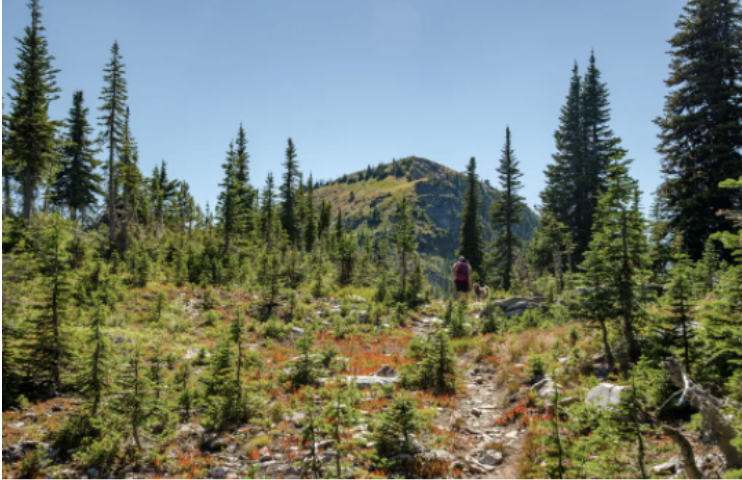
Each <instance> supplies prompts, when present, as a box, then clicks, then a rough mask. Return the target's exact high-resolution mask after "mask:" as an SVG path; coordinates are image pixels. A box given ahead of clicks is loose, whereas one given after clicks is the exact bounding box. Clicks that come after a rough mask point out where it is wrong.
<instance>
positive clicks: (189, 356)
mask: <svg viewBox="0 0 742 480" xmlns="http://www.w3.org/2000/svg"><path fill="white" fill-rule="evenodd" d="M200 350H201V349H200V348H191V349H188V350H187V351H186V354H185V356H184V357H183V358H184V359H185V360H193V359H194V358H198V352H199V351H200ZM205 353H206V355H204V356H205V357H207V358H208V357H210V356H211V354H210V353H208V352H205Z"/></svg>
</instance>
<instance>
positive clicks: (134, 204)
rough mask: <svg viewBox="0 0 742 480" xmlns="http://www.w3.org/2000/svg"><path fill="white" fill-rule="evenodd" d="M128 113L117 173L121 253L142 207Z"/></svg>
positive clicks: (128, 113)
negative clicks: (121, 209) (120, 195)
mask: <svg viewBox="0 0 742 480" xmlns="http://www.w3.org/2000/svg"><path fill="white" fill-rule="evenodd" d="M129 120H130V112H129V107H126V113H125V114H124V125H123V130H122V140H121V149H120V151H119V161H118V173H119V177H120V179H121V184H122V191H123V203H124V218H123V221H122V224H121V251H122V252H126V251H127V250H128V249H129V231H130V230H131V228H132V226H134V225H137V224H138V223H139V209H140V208H141V207H142V198H141V195H142V194H141V186H142V172H141V171H140V170H139V165H138V163H139V152H138V150H137V144H136V141H135V140H134V137H133V136H132V134H131V126H130V123H129Z"/></svg>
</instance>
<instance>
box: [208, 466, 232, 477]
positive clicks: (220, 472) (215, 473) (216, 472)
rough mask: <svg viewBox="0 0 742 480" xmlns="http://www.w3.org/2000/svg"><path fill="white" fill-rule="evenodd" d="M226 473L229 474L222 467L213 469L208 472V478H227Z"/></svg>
mask: <svg viewBox="0 0 742 480" xmlns="http://www.w3.org/2000/svg"><path fill="white" fill-rule="evenodd" d="M228 473H231V472H230V471H229V470H227V469H226V468H224V467H214V468H212V469H211V471H209V478H220V479H223V478H227V474H228Z"/></svg>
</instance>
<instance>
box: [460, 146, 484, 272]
mask: <svg viewBox="0 0 742 480" xmlns="http://www.w3.org/2000/svg"><path fill="white" fill-rule="evenodd" d="M466 181H467V186H466V194H465V196H464V210H463V211H462V212H461V248H460V249H459V255H463V256H464V257H465V258H466V260H467V261H468V262H469V265H471V268H472V270H473V271H475V272H479V270H480V268H481V267H482V262H483V260H484V248H483V244H482V224H481V220H480V218H479V209H480V206H481V205H480V203H481V201H480V199H479V176H478V175H477V161H476V159H475V158H474V157H471V159H470V160H469V165H467V167H466Z"/></svg>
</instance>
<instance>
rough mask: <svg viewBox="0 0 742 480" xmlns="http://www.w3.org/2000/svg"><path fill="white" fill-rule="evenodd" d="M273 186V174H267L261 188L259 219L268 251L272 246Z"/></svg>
mask: <svg viewBox="0 0 742 480" xmlns="http://www.w3.org/2000/svg"><path fill="white" fill-rule="evenodd" d="M275 188H276V187H275V185H274V184H273V173H271V172H268V176H267V177H266V179H265V187H264V188H263V198H262V202H261V205H260V218H261V229H262V234H263V240H264V241H265V244H266V245H267V246H268V248H269V249H270V248H271V247H272V246H273V238H272V233H273V217H274V208H275V206H274V203H275V193H276V192H275Z"/></svg>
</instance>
